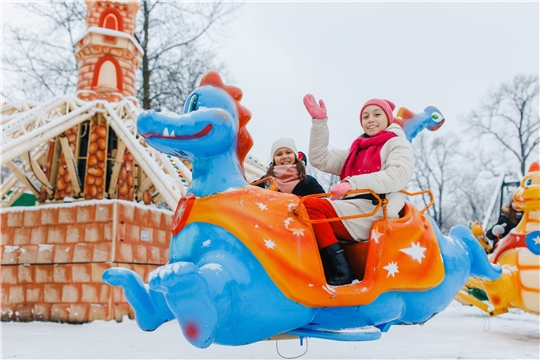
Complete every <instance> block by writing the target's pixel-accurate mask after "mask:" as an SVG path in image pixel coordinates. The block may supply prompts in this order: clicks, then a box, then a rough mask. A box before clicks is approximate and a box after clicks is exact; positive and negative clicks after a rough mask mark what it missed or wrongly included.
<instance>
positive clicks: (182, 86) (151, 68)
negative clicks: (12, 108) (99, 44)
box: [2, 0, 241, 110]
mask: <svg viewBox="0 0 540 360" xmlns="http://www.w3.org/2000/svg"><path fill="white" fill-rule="evenodd" d="M18 6H19V9H21V10H24V11H26V12H27V13H29V14H30V15H31V16H33V17H35V19H36V20H35V21H33V23H35V26H32V27H29V26H27V25H26V24H25V25H24V26H19V27H17V26H15V25H13V24H9V25H7V26H5V28H4V32H5V36H4V38H5V39H6V40H5V41H4V51H3V65H2V69H3V71H4V72H5V75H7V76H6V78H7V79H6V80H7V83H6V84H5V85H6V86H5V88H4V89H3V90H2V96H4V97H5V98H7V99H9V100H13V99H16V98H27V99H28V98H33V99H36V100H44V99H45V98H50V97H51V96H54V95H57V94H64V93H69V92H73V91H74V90H75V86H76V81H77V63H76V61H75V56H74V49H73V42H74V40H75V39H76V38H77V36H79V35H81V34H82V33H83V31H84V28H85V26H86V23H85V21H84V17H85V14H86V11H87V9H86V5H85V4H84V2H82V1H75V2H71V1H67V0H64V1H56V0H49V1H48V2H45V3H44V2H39V3H23V4H18ZM240 6H241V5H240V4H239V3H236V2H186V1H172V2H171V1H162V0H141V9H140V10H139V13H138V16H137V29H136V31H135V38H136V39H137V41H138V42H139V43H140V45H141V47H142V48H143V58H142V64H141V68H140V69H139V72H138V74H137V78H138V79H137V80H138V83H137V95H138V98H139V100H140V102H141V104H142V105H143V107H144V108H145V109H149V108H153V109H156V110H162V109H168V110H176V109H178V108H179V107H180V106H181V105H182V104H183V103H184V101H185V98H186V97H187V95H188V94H189V92H190V91H191V90H192V89H193V88H195V87H196V84H197V81H198V80H199V79H200V77H201V75H202V74H204V73H205V72H207V71H208V70H210V69H218V70H221V71H223V70H224V69H223V68H224V67H223V65H220V64H217V63H216V62H215V53H214V51H213V47H214V46H215V43H216V40H217V41H219V39H221V38H222V37H223V36H224V35H226V32H227V30H228V27H229V25H230V24H231V22H232V21H233V20H234V18H235V16H236V13H237V10H238V9H239V7H240ZM6 48H8V49H9V51H6Z"/></svg>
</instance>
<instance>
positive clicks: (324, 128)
mask: <svg viewBox="0 0 540 360" xmlns="http://www.w3.org/2000/svg"><path fill="white" fill-rule="evenodd" d="M312 122H313V125H312V127H311V134H310V140H309V155H308V159H309V162H310V164H311V165H313V166H314V167H315V168H317V169H319V170H321V171H324V172H327V173H330V174H334V175H338V176H339V174H340V172H341V168H342V167H343V164H344V162H345V159H346V158H347V155H348V154H349V150H328V139H329V131H328V124H327V122H328V120H327V119H326V120H312ZM386 130H387V131H390V132H393V133H394V134H396V135H397V136H396V137H393V138H392V139H390V140H388V141H387V142H386V143H385V144H384V145H383V147H382V149H381V153H380V154H381V170H380V171H377V172H374V173H371V174H362V175H356V176H349V177H347V178H345V179H344V180H347V181H348V182H349V183H351V187H352V190H358V189H371V190H373V191H374V192H376V193H377V194H387V195H386V198H387V199H388V205H387V213H388V217H389V218H391V219H396V218H398V217H399V211H400V210H401V209H402V208H403V206H404V203H405V195H404V194H403V193H400V192H399V191H400V190H404V189H407V186H408V184H409V181H410V179H411V177H412V175H413V171H414V152H413V149H412V146H411V143H410V142H409V141H408V140H407V138H406V137H405V133H404V132H403V129H402V128H401V127H400V126H399V125H398V124H390V126H388V127H387V128H386ZM353 196H354V195H353ZM329 201H330V203H331V204H332V206H333V207H334V210H335V211H336V213H337V214H338V216H346V215H353V214H366V213H370V212H371V211H373V209H374V207H375V205H373V204H372V202H371V200H365V199H352V200H347V199H346V198H345V199H342V200H329ZM381 218H382V208H381V209H379V211H378V212H377V213H376V214H375V215H373V216H370V217H366V218H359V219H351V220H344V221H343V225H345V228H346V229H347V231H348V232H349V234H351V236H352V237H353V238H354V239H355V240H357V241H363V240H368V239H369V231H370V228H371V224H372V223H373V222H374V221H375V220H378V219H381Z"/></svg>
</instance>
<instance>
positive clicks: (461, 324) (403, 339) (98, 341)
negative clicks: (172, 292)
mask: <svg viewBox="0 0 540 360" xmlns="http://www.w3.org/2000/svg"><path fill="white" fill-rule="evenodd" d="M539 328H540V318H539V317H538V316H537V315H532V314H527V313H523V312H522V311H512V312H511V313H508V314H504V315H500V316H497V317H491V318H488V317H486V316H485V315H484V314H483V313H482V312H481V311H480V310H479V309H477V308H474V307H470V306H463V305H461V304H459V303H457V302H453V303H452V304H451V305H450V306H449V307H448V308H447V309H446V310H445V311H444V312H442V313H441V314H438V315H437V316H435V317H434V318H433V319H431V320H430V321H428V322H427V323H426V324H425V325H424V326H418V325H414V326H394V327H392V328H391V329H390V331H389V332H387V333H385V334H383V336H382V338H381V339H380V340H377V341H371V342H354V343H346V342H337V341H328V340H318V339H308V341H307V353H306V354H305V355H304V356H303V357H302V358H304V359H360V358H362V359H478V358H490V359H539V358H540V330H539ZM276 346H278V348H279V353H278V350H277V349H276ZM305 350H306V342H305V341H304V345H303V346H302V347H301V346H300V342H299V341H298V339H296V340H279V341H278V342H277V343H276V341H261V342H259V343H255V344H251V345H246V346H238V347H229V346H220V345H211V346H210V347H209V348H207V349H197V348H195V347H193V346H191V345H190V344H189V343H188V342H187V341H186V340H185V339H184V337H183V335H182V332H181V330H180V327H179V326H178V324H177V322H176V321H173V322H170V323H167V324H164V325H163V326H161V327H160V328H159V329H157V330H156V331H154V332H144V331H142V330H140V329H139V328H138V327H137V325H136V323H135V322H134V321H132V320H129V319H127V320H125V321H123V322H122V323H116V322H105V321H94V322H92V323H90V324H84V325H68V324H57V323H43V322H32V323H14V322H9V323H2V359H29V358H30V359H66V358H69V359H73V358H77V359H126V358H127V359H174V358H175V359H280V355H279V354H280V353H281V355H283V356H284V357H293V356H297V355H300V354H302V353H303V352H304V351H305Z"/></svg>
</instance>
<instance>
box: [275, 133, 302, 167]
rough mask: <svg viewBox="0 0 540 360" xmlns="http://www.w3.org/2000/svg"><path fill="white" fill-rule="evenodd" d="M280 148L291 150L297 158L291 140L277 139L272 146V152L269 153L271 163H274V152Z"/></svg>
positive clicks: (294, 146) (285, 138)
mask: <svg viewBox="0 0 540 360" xmlns="http://www.w3.org/2000/svg"><path fill="white" fill-rule="evenodd" d="M281 148H287V149H291V150H292V151H293V152H294V154H295V155H296V157H298V150H296V145H295V144H294V140H293V139H291V138H287V137H284V138H281V139H277V140H276V141H274V143H273V144H272V150H271V152H270V158H271V159H272V161H274V154H275V153H276V151H278V149H281Z"/></svg>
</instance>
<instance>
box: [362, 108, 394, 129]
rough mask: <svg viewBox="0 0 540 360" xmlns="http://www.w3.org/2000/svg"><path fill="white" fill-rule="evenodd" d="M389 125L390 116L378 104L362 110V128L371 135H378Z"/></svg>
mask: <svg viewBox="0 0 540 360" xmlns="http://www.w3.org/2000/svg"><path fill="white" fill-rule="evenodd" d="M387 127H388V117H387V116H386V114H385V113H384V111H383V110H382V109H381V108H380V107H378V106H377V105H369V106H366V108H365V109H364V111H362V128H363V129H364V132H365V133H366V134H367V135H369V136H374V135H377V134H378V133H379V132H381V131H383V130H384V129H386V128H387Z"/></svg>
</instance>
